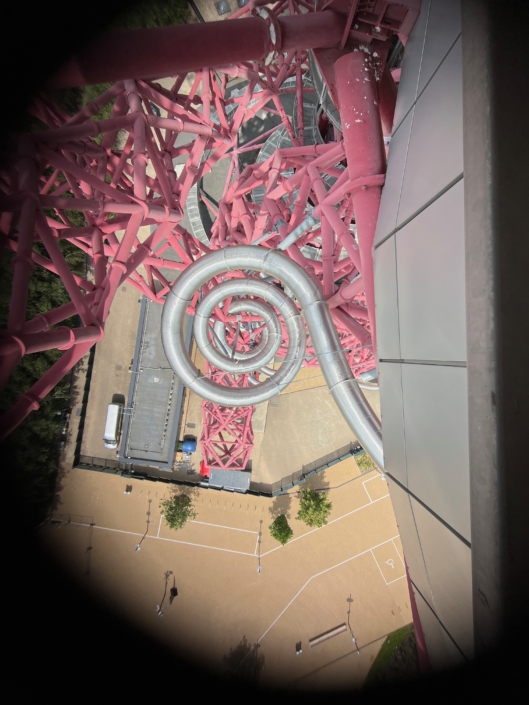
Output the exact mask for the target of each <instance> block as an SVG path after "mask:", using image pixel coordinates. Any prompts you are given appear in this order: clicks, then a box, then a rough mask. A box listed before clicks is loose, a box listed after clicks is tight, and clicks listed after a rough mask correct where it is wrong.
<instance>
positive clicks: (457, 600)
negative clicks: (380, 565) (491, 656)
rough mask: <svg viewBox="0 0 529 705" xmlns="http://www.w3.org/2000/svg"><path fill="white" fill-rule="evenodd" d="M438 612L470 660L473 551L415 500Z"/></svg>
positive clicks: (472, 642)
mask: <svg viewBox="0 0 529 705" xmlns="http://www.w3.org/2000/svg"><path fill="white" fill-rule="evenodd" d="M411 505H412V508H413V513H414V515H415V521H416V525H417V530H418V532H419V538H420V540H421V546H422V550H423V556H424V560H425V562H426V568H427V570H428V576H429V578H430V585H431V588H432V592H433V598H434V602H435V612H436V614H437V616H438V617H439V619H440V620H441V622H442V623H443V624H444V626H445V627H446V629H447V630H448V631H449V632H450V634H451V636H452V638H453V639H454V641H455V642H456V643H457V645H458V646H459V648H460V649H461V651H462V652H463V653H464V654H465V656H466V657H467V658H472V656H473V654H474V620H473V612H472V565H471V550H470V548H469V547H468V546H466V545H465V544H464V543H463V542H462V541H461V540H460V539H459V538H458V537H457V536H455V535H454V534H453V533H452V532H451V531H450V530H449V529H447V527H446V526H444V525H443V524H442V523H441V522H440V521H438V520H437V519H436V518H435V517H434V516H433V515H432V514H430V512H428V510H427V509H425V508H424V507H422V506H421V505H420V504H419V503H418V502H417V501H416V500H414V499H413V497H412V498H411Z"/></svg>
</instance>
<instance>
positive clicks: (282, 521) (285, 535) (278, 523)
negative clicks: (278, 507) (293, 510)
mask: <svg viewBox="0 0 529 705" xmlns="http://www.w3.org/2000/svg"><path fill="white" fill-rule="evenodd" d="M268 528H269V529H270V533H271V534H272V538H274V539H275V540H276V541H279V543H280V544H282V545H283V546H284V545H285V544H286V542H287V541H289V540H290V539H291V538H292V537H293V536H294V532H293V531H292V529H291V528H290V525H289V523H288V521H287V518H286V516H285V515H284V514H280V515H279V516H278V517H276V518H275V519H274V521H273V522H272V523H271V524H270V526H269V527H268Z"/></svg>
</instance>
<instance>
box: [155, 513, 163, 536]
mask: <svg viewBox="0 0 529 705" xmlns="http://www.w3.org/2000/svg"><path fill="white" fill-rule="evenodd" d="M162 519H163V514H160V523H159V524H158V533H157V534H156V538H159V537H160V529H161V528H162Z"/></svg>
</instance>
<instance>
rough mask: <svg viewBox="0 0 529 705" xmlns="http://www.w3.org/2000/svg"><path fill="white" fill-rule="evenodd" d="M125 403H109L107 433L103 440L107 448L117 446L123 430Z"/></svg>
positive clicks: (106, 423)
mask: <svg viewBox="0 0 529 705" xmlns="http://www.w3.org/2000/svg"><path fill="white" fill-rule="evenodd" d="M122 411H123V404H109V405H108V409H107V420H106V422H105V435H104V436H103V441H104V443H105V448H110V449H113V448H117V447H118V443H119V435H120V432H121V418H122V415H123V414H122Z"/></svg>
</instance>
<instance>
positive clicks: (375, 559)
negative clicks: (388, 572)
mask: <svg viewBox="0 0 529 705" xmlns="http://www.w3.org/2000/svg"><path fill="white" fill-rule="evenodd" d="M384 543H388V541H384ZM380 545H382V544H380ZM371 555H372V556H373V559H374V561H375V563H376V564H377V568H378V569H379V571H380V575H381V576H382V580H383V581H384V582H385V583H386V585H387V584H388V581H387V580H386V578H385V576H384V573H383V572H382V568H381V567H380V565H379V564H378V561H377V557H376V556H375V554H374V553H373V551H371Z"/></svg>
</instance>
